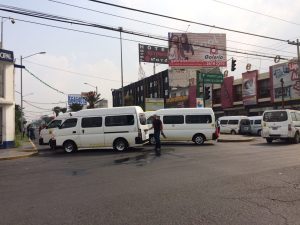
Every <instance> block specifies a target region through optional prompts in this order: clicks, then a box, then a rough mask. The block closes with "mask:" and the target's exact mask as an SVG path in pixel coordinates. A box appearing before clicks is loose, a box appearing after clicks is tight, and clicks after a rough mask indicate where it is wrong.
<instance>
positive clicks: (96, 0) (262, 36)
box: [88, 0, 288, 42]
mask: <svg viewBox="0 0 300 225" xmlns="http://www.w3.org/2000/svg"><path fill="white" fill-rule="evenodd" d="M88 1H91V2H95V3H99V4H103V5H109V6H113V7H117V8H122V9H126V10H130V11H134V12H140V13H144V14H149V15H153V16H159V17H163V18H167V19H172V20H177V21H181V22H186V23H192V24H196V25H201V26H206V27H211V28H215V29H221V30H226V31H230V32H235V33H239V34H246V35H251V36H255V37H260V38H266V39H271V40H275V41H282V42H288V40H284V39H281V38H274V37H269V36H265V35H260V34H254V33H249V32H245V31H238V30H234V29H231V28H225V27H220V26H215V25H209V24H205V23H200V22H196V21H192V20H187V19H181V18H178V17H173V16H168V15H163V14H159V13H154V12H150V11H145V10H140V9H136V8H131V7H126V6H122V5H118V4H113V3H108V2H104V1H99V0H88Z"/></svg>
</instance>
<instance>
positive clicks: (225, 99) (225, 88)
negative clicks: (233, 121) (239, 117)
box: [221, 77, 234, 109]
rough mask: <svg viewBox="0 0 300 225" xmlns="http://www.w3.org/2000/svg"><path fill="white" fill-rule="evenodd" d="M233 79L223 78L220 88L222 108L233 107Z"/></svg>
mask: <svg viewBox="0 0 300 225" xmlns="http://www.w3.org/2000/svg"><path fill="white" fill-rule="evenodd" d="M233 80H234V78H233V77H225V78H224V81H223V83H222V86H221V104H222V108H223V109H226V108H231V107H233Z"/></svg>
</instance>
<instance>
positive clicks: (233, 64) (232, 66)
mask: <svg viewBox="0 0 300 225" xmlns="http://www.w3.org/2000/svg"><path fill="white" fill-rule="evenodd" d="M235 67H236V60H235V59H232V60H231V71H235V69H236V68H235Z"/></svg>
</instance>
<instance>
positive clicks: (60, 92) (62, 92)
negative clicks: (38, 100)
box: [25, 68, 67, 95]
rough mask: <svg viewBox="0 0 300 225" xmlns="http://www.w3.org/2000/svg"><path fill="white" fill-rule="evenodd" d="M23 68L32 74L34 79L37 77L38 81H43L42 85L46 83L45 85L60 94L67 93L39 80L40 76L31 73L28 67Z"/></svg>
mask: <svg viewBox="0 0 300 225" xmlns="http://www.w3.org/2000/svg"><path fill="white" fill-rule="evenodd" d="M25 70H26V71H27V73H29V74H30V75H31V76H33V77H34V78H35V79H37V80H38V81H40V82H41V83H43V84H44V85H46V86H47V87H49V88H51V89H52V90H54V91H56V92H58V93H60V94H63V95H67V94H65V93H64V92H62V91H60V90H58V89H56V88H54V87H52V86H51V85H49V84H47V83H46V82H45V81H43V80H41V79H40V78H38V77H37V76H36V75H34V74H33V73H31V72H30V71H29V70H28V69H26V68H25Z"/></svg>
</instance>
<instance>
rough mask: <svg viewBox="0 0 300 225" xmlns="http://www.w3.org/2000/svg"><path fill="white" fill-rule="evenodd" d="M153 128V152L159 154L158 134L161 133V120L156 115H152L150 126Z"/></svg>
mask: <svg viewBox="0 0 300 225" xmlns="http://www.w3.org/2000/svg"><path fill="white" fill-rule="evenodd" d="M152 128H153V129H154V138H155V154H156V156H160V134H161V133H163V126H162V122H161V120H160V119H159V117H158V116H157V115H153V121H152V127H151V128H150V129H152Z"/></svg>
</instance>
